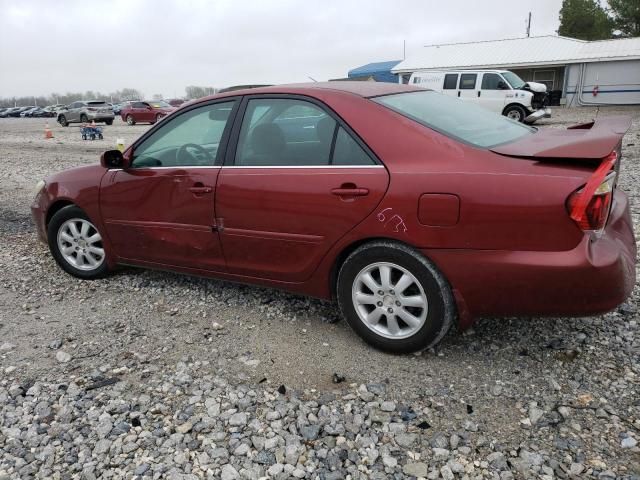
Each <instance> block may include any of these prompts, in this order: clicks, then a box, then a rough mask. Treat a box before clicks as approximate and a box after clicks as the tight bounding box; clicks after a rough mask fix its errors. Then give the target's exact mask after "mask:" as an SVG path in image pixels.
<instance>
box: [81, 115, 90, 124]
mask: <svg viewBox="0 0 640 480" xmlns="http://www.w3.org/2000/svg"><path fill="white" fill-rule="evenodd" d="M80 121H81V122H82V123H89V117H87V116H86V115H85V114H84V113H83V114H82V115H80Z"/></svg>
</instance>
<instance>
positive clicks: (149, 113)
mask: <svg viewBox="0 0 640 480" xmlns="http://www.w3.org/2000/svg"><path fill="white" fill-rule="evenodd" d="M154 120H155V118H154V112H153V109H152V108H151V105H149V104H148V103H147V102H139V103H138V117H137V121H138V122H152V121H154Z"/></svg>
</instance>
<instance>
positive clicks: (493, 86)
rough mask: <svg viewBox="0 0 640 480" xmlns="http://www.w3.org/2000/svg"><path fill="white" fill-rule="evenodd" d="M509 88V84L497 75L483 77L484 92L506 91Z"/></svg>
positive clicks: (490, 74) (487, 74)
mask: <svg viewBox="0 0 640 480" xmlns="http://www.w3.org/2000/svg"><path fill="white" fill-rule="evenodd" d="M507 88H508V87H507V84H506V83H505V82H504V80H503V79H502V77H501V76H500V75H498V74H497V73H485V74H484V75H482V90H505V89H507Z"/></svg>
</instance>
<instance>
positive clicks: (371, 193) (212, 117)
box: [32, 82, 636, 352]
mask: <svg viewBox="0 0 640 480" xmlns="http://www.w3.org/2000/svg"><path fill="white" fill-rule="evenodd" d="M629 125H630V120H629V119H628V118H625V117H612V118H600V119H598V120H597V121H595V122H591V123H588V124H584V125H578V126H576V127H573V128H570V129H566V130H560V129H546V130H536V129H533V128H531V127H527V126H525V125H522V124H518V123H515V122H513V121H511V120H508V119H506V118H505V117H502V116H500V115H497V114H494V113H491V112H488V111H486V110H484V109H481V108H479V107H477V106H473V105H469V104H467V103H463V102H460V101H459V100H457V99H455V98H450V97H447V96H444V95H440V94H438V93H435V92H432V91H426V90H422V89H416V88H413V87H410V86H403V85H395V84H386V83H385V84H382V83H368V82H352V83H326V84H322V83H314V84H311V85H292V86H277V87H266V88H258V89H252V90H244V91H233V92H228V93H225V94H219V95H214V96H212V97H208V98H204V99H201V100H199V101H197V102H193V103H190V104H188V105H186V106H185V107H183V108H181V109H180V110H179V111H177V112H175V113H174V114H172V115H171V116H170V117H168V118H167V119H166V120H164V121H163V122H161V123H160V124H158V125H156V126H155V127H154V128H152V129H150V130H149V131H148V132H146V133H145V134H144V135H142V136H141V137H140V138H139V139H138V140H137V141H136V142H135V143H134V144H133V145H132V146H131V147H129V149H127V150H126V151H125V152H124V154H122V153H120V152H119V151H117V150H115V151H108V152H105V153H104V154H103V156H102V158H101V163H100V164H99V165H98V164H96V165H92V166H85V167H80V168H75V169H71V170H68V171H65V172H62V173H59V174H56V175H53V176H52V177H50V178H48V179H46V180H45V181H42V182H41V183H40V184H39V187H38V193H37V196H36V198H35V200H34V203H33V206H32V212H33V216H34V219H35V223H36V225H37V227H38V232H39V236H40V238H41V239H42V240H43V241H46V242H48V244H49V247H50V249H51V253H52V254H53V256H54V258H55V259H56V261H57V262H58V264H59V265H60V266H61V267H62V268H63V269H64V270H66V271H67V272H68V273H70V274H72V275H75V276H77V277H80V278H85V279H92V278H97V277H100V276H103V275H105V274H106V273H107V272H108V271H109V270H112V269H113V268H115V267H116V266H117V265H136V266H141V267H149V268H157V269H166V270H173V271H178V272H184V273H188V274H195V275H205V276H211V277H218V278H222V279H228V280H232V281H240V282H246V283H254V284H259V285H266V286H271V287H277V288H283V289H286V290H289V291H292V292H297V293H302V294H306V295H311V296H316V297H321V298H325V299H330V298H335V299H337V301H338V303H339V305H340V308H341V310H342V312H343V314H344V317H345V318H346V319H347V321H348V322H349V324H350V325H351V327H352V328H353V329H354V330H355V331H356V332H357V333H358V334H360V335H361V336H362V337H363V338H364V339H365V340H366V341H367V342H369V343H370V344H371V345H373V346H375V347H377V348H380V349H384V350H387V351H391V352H409V351H415V350H419V349H423V348H425V347H429V346H431V345H434V344H436V343H437V342H439V341H440V340H441V339H442V338H443V336H444V335H445V333H446V332H447V331H448V330H449V328H450V327H451V326H452V325H453V324H454V323H456V322H457V324H458V325H459V327H461V328H465V327H468V326H470V325H471V324H472V321H473V319H474V318H477V317H479V316H488V315H492V316H507V315H509V316H511V315H555V314H559V315H588V314H594V313H599V312H605V311H607V310H610V309H613V308H614V307H616V306H617V305H618V304H620V303H621V302H623V301H624V300H625V298H626V297H627V296H628V295H629V293H630V291H631V289H632V287H633V286H634V284H635V267H634V264H635V258H636V246H635V240H634V234H633V230H632V225H631V219H630V216H629V204H628V200H627V196H626V195H625V194H624V193H623V192H622V191H621V190H620V189H619V188H617V187H616V185H617V180H618V175H619V172H620V162H621V159H622V154H621V150H620V148H621V139H622V136H623V135H624V133H625V131H626V130H627V129H628V127H629Z"/></svg>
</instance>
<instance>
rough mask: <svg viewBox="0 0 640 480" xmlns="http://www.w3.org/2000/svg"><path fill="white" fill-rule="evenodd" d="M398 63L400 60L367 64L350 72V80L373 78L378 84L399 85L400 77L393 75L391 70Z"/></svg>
mask: <svg viewBox="0 0 640 480" xmlns="http://www.w3.org/2000/svg"><path fill="white" fill-rule="evenodd" d="M398 63H400V60H391V61H388V62H374V63H367V64H366V65H362V66H361V67H357V68H354V69H352V70H349V74H348V76H349V78H357V77H373V78H374V79H375V80H376V82H391V83H398V76H397V75H395V74H393V73H391V69H392V68H393V67H395V66H396V65H397V64H398Z"/></svg>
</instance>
